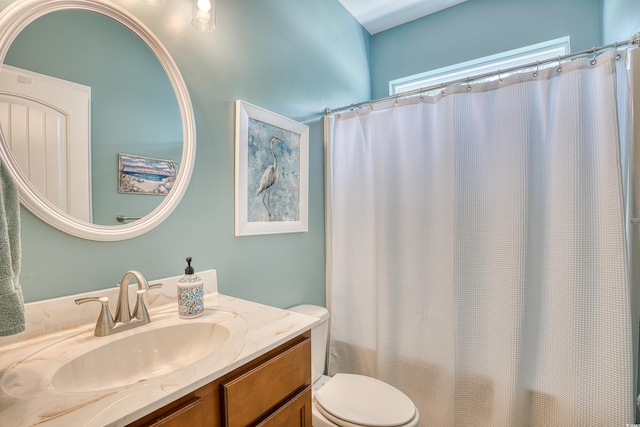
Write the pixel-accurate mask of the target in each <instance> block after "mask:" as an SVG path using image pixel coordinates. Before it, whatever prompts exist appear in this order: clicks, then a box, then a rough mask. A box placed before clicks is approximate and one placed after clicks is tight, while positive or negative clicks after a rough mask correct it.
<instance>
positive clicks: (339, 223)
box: [326, 51, 634, 427]
mask: <svg viewBox="0 0 640 427" xmlns="http://www.w3.org/2000/svg"><path fill="white" fill-rule="evenodd" d="M616 54H617V53H616V52H613V51H608V52H605V53H603V54H601V55H599V56H598V57H597V60H596V61H595V64H592V58H582V59H575V60H573V61H570V62H567V63H563V64H562V65H561V67H560V66H553V67H549V68H545V69H541V70H539V72H536V70H531V71H530V72H528V71H527V72H519V73H516V74H512V75H510V76H507V77H504V78H501V79H495V80H494V81H488V82H481V83H477V84H470V85H464V84H463V85H460V86H455V87H448V88H446V89H445V90H444V91H443V92H438V93H437V94H434V95H432V96H427V95H426V94H423V95H420V96H416V97H412V98H404V99H398V100H391V101H389V102H386V104H384V103H383V104H375V105H374V107H371V106H365V107H363V108H360V109H358V110H353V111H350V112H347V113H341V114H333V115H329V116H327V120H326V134H327V138H326V139H327V141H326V165H327V281H328V288H327V289H328V295H327V302H328V305H329V308H330V311H331V316H332V317H331V328H330V343H329V344H330V345H329V348H330V350H329V365H328V366H329V374H330V375H333V374H335V373H337V372H351V373H360V374H364V375H370V376H373V377H377V378H380V379H382V380H384V381H386V382H388V383H390V384H392V385H394V386H395V387H397V388H399V389H400V390H402V391H403V392H405V394H407V395H408V396H409V397H410V398H411V399H412V400H413V401H414V402H415V404H416V406H417V407H418V410H419V411H420V417H421V422H420V425H421V426H437V427H444V426H462V425H475V426H545V427H547V426H562V427H567V426H624V425H625V424H626V423H631V422H633V421H632V420H633V407H634V397H633V394H634V391H633V381H632V376H633V374H632V371H633V364H632V360H631V354H632V349H631V326H630V324H631V321H630V307H629V305H630V302H629V283H628V272H627V255H626V245H627V244H626V240H625V239H626V237H625V229H626V226H625V206H624V203H625V202H624V197H623V193H624V192H623V181H624V180H623V178H624V176H623V175H624V173H623V160H622V159H623V158H624V157H625V156H626V154H627V153H626V151H627V148H626V146H627V145H626V144H625V143H624V139H625V138H621V135H623V136H624V135H627V131H626V130H625V131H624V132H621V131H620V130H619V125H620V126H621V127H622V128H625V126H628V118H627V117H626V115H627V114H626V111H625V105H626V101H625V100H626V99H628V88H627V84H626V79H627V77H626V67H625V57H624V54H623V55H622V56H623V57H622V58H620V59H617V58H616ZM621 141H622V143H621Z"/></svg>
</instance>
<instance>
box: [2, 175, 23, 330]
mask: <svg viewBox="0 0 640 427" xmlns="http://www.w3.org/2000/svg"><path fill="white" fill-rule="evenodd" d="M20 253H21V249H20V200H19V199H18V188H17V187H16V185H15V183H14V182H13V179H12V178H11V175H10V174H9V170H8V169H7V168H6V167H5V165H4V164H3V163H2V162H0V336H6V335H13V334H17V333H20V332H22V331H24V328H25V322H24V300H23V298H22V289H20V285H19V284H18V275H19V274H20Z"/></svg>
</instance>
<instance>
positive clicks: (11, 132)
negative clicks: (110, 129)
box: [0, 65, 92, 222]
mask: <svg viewBox="0 0 640 427" xmlns="http://www.w3.org/2000/svg"><path fill="white" fill-rule="evenodd" d="M90 102H91V88H89V87H87V86H83V85H79V84H77V83H73V82H68V81H65V80H61V79H56V78H53V77H49V76H45V75H42V74H37V73H32V72H30V71H26V70H21V69H19V68H15V67H10V66H7V65H3V66H2V71H0V126H2V131H3V132H4V136H5V138H6V140H7V142H8V145H9V147H10V148H11V151H12V153H13V156H14V157H15V159H16V161H17V163H18V164H19V165H20V168H21V170H22V172H23V173H24V174H25V176H27V177H28V178H29V181H30V182H31V183H32V184H33V186H34V187H35V188H36V189H37V190H38V191H39V192H40V193H41V194H42V195H44V196H45V197H46V198H47V200H49V201H50V202H51V203H52V204H54V205H55V206H56V207H58V208H59V209H61V210H63V211H64V212H66V213H69V214H71V215H72V216H74V217H76V218H78V219H81V220H83V221H87V222H91V220H92V212H91V149H90V120H89V117H90Z"/></svg>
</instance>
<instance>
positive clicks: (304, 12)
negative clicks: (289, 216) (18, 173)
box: [0, 0, 371, 307]
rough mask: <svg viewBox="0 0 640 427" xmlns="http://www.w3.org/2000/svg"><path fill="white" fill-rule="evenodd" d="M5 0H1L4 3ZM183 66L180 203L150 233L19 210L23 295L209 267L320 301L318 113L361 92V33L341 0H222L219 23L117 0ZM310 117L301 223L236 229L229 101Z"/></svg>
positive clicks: (230, 281)
mask: <svg viewBox="0 0 640 427" xmlns="http://www.w3.org/2000/svg"><path fill="white" fill-rule="evenodd" d="M9 3H10V0H2V1H0V7H2V8H4V7H6V6H7V5H8V4H9ZM115 3H117V4H119V5H121V6H122V7H124V8H126V9H128V10H129V11H131V12H132V13H133V14H134V15H135V16H136V17H138V19H140V20H141V21H142V22H143V23H144V24H145V25H147V26H148V27H149V28H150V29H151V31H153V32H154V33H155V34H156V35H157V36H158V38H159V39H160V40H161V41H162V43H163V44H164V45H165V47H166V48H167V49H168V50H169V52H170V53H171V55H172V56H173V59H174V60H175V61H176V63H177V65H178V67H179V68H180V70H181V72H182V75H183V77H184V79H185V82H186V84H187V87H188V89H189V93H190V96H191V100H192V103H193V107H194V112H195V120H196V127H197V129H196V130H197V139H198V146H197V153H196V162H195V170H194V173H193V177H192V180H191V183H190V186H189V188H188V190H187V192H186V194H185V196H184V198H183V200H182V202H181V203H180V205H179V206H178V208H177V209H176V210H175V211H174V212H173V213H172V214H171V215H170V216H169V218H168V219H167V220H166V221H164V222H163V223H162V224H161V225H160V226H158V227H157V228H155V229H154V230H152V231H150V232H149V233H147V234H145V235H143V236H140V237H137V238H134V239H131V240H127V241H123V242H93V241H88V240H83V239H79V238H75V237H71V236H69V235H66V234H64V233H62V232H59V231H57V230H55V229H53V228H51V227H49V226H48V225H46V224H44V223H43V222H41V221H40V220H38V219H36V218H35V217H34V216H33V215H31V214H30V213H29V212H28V211H26V210H24V209H23V210H22V244H23V246H22V255H23V258H22V273H21V275H20V283H21V285H22V287H23V292H24V296H25V299H26V301H35V300H40V299H47V298H52V297H57V296H62V295H68V294H74V293H78V292H84V291H89V290H96V289H102V288H106V287H112V286H114V285H115V284H116V282H117V281H119V280H120V279H121V278H122V275H123V274H124V273H125V272H126V271H127V270H129V269H138V270H140V271H141V272H143V273H144V274H145V275H146V276H147V277H148V278H149V279H155V278H162V277H166V276H173V275H178V274H181V272H183V271H184V258H185V257H186V256H192V257H193V260H194V265H195V267H196V269H197V270H204V269H212V268H213V269H216V270H217V271H218V281H219V288H220V291H221V292H223V293H225V294H228V295H233V296H237V297H240V298H246V299H251V300H254V301H258V302H262V303H266V304H271V305H274V306H279V307H287V306H290V305H294V304H298V303H302V302H309V303H316V304H323V303H324V302H325V253H324V252H325V245H324V172H323V168H324V162H323V156H324V154H323V122H322V117H323V113H324V110H325V108H326V107H330V106H336V105H342V104H345V103H347V102H352V101H353V100H354V99H355V100H359V99H366V98H369V97H370V87H371V85H370V78H369V55H370V53H369V42H370V37H369V35H368V33H366V31H365V30H363V28H362V27H361V26H360V25H359V24H358V23H357V22H356V21H355V20H354V19H353V17H352V16H351V15H349V13H348V12H347V11H346V10H345V9H344V8H343V7H342V6H341V4H340V3H339V2H338V0H305V1H303V2H301V1H299V0H269V1H261V0H219V1H218V2H217V12H218V15H217V28H216V30H215V31H214V32H212V33H200V32H198V31H196V30H195V29H194V28H192V27H191V26H190V19H191V16H190V14H191V4H190V2H187V1H171V0H170V1H168V2H167V3H166V4H165V5H164V6H163V7H161V8H155V7H152V6H148V5H147V4H145V3H144V2H143V1H138V0H136V1H128V0H116V1H115ZM236 99H242V100H244V101H247V102H249V103H252V104H255V105H258V106H261V107H263V108H266V109H268V110H270V111H273V112H275V113H278V114H281V115H283V116H286V117H289V118H291V119H294V120H297V121H300V122H303V123H305V124H307V125H309V127H310V132H309V145H310V159H309V232H307V233H293V234H281V235H269V236H254V237H234V133H235V129H234V120H235V110H234V104H235V101H236Z"/></svg>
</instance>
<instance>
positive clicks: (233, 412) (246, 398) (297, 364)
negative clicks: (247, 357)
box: [222, 338, 311, 427]
mask: <svg viewBox="0 0 640 427" xmlns="http://www.w3.org/2000/svg"><path fill="white" fill-rule="evenodd" d="M309 385H311V341H310V339H309V338H307V339H305V340H304V341H301V342H300V343H298V344H296V345H295V346H293V347H291V348H289V349H288V350H286V351H284V352H282V353H280V354H278V355H276V356H274V357H273V358H271V359H269V360H267V361H265V362H264V363H262V364H260V365H258V366H256V367H255V368H253V369H251V370H250V371H247V372H246V373H244V374H243V375H240V376H239V377H236V378H235V379H233V380H231V381H228V382H225V383H223V384H222V399H223V405H224V412H225V415H226V416H225V418H226V427H245V426H248V425H251V424H253V423H255V422H256V421H257V420H258V419H259V418H261V417H263V416H264V415H265V414H268V413H269V412H271V411H272V410H273V409H275V407H276V406H278V405H279V404H281V403H282V402H284V401H285V400H286V399H287V398H290V397H292V396H293V395H294V394H295V393H297V392H299V391H300V390H302V389H304V388H306V387H307V386H309Z"/></svg>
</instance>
